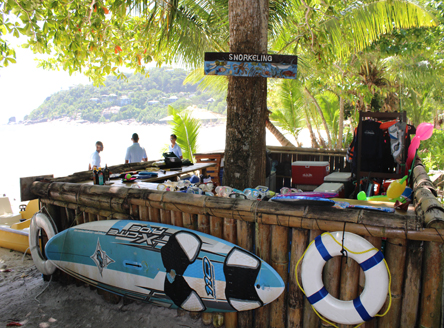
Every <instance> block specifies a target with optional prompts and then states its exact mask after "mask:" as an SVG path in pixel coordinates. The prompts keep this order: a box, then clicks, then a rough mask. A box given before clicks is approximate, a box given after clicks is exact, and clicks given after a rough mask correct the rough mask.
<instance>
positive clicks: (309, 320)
mask: <svg viewBox="0 0 444 328" xmlns="http://www.w3.org/2000/svg"><path fill="white" fill-rule="evenodd" d="M320 234H322V231H321V230H310V240H309V242H311V241H312V240H315V238H316V237H317V236H319V235H320ZM319 322H320V319H319V317H318V316H317V315H316V313H315V312H314V311H313V309H312V308H311V304H310V303H309V302H308V301H307V298H306V297H305V298H304V320H303V321H302V324H303V328H313V327H318V326H319Z"/></svg>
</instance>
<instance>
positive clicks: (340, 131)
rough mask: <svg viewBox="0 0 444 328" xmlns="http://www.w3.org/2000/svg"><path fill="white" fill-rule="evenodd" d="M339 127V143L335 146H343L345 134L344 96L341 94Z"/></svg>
mask: <svg viewBox="0 0 444 328" xmlns="http://www.w3.org/2000/svg"><path fill="white" fill-rule="evenodd" d="M338 123H339V128H338V144H337V145H336V147H335V148H342V135H343V134H344V97H342V96H339V122H338Z"/></svg>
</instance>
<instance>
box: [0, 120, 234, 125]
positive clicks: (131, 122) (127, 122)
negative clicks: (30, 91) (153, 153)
mask: <svg viewBox="0 0 444 328" xmlns="http://www.w3.org/2000/svg"><path fill="white" fill-rule="evenodd" d="M45 123H65V124H69V125H78V126H82V125H113V124H114V125H122V126H127V125H131V126H171V125H170V124H168V122H164V123H144V122H138V121H136V120H135V119H129V120H122V121H114V122H91V121H87V120H73V119H66V118H58V119H54V120H46V121H43V122H41V121H37V122H32V121H20V122H17V123H6V124H3V126H28V125H36V124H45ZM225 124H226V121H225V120H217V121H216V122H203V121H202V122H201V126H202V127H208V126H210V127H214V126H221V125H225Z"/></svg>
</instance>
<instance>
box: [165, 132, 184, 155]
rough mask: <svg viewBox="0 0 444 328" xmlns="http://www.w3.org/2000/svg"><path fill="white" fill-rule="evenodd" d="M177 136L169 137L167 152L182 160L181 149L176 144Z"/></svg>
mask: <svg viewBox="0 0 444 328" xmlns="http://www.w3.org/2000/svg"><path fill="white" fill-rule="evenodd" d="M176 140H177V136H176V135H175V134H172V135H171V136H170V141H171V145H169V146H168V151H169V152H173V153H174V154H175V155H176V156H177V157H179V158H180V159H182V149H180V147H179V145H178V144H177V143H176Z"/></svg>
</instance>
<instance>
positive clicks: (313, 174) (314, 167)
mask: <svg viewBox="0 0 444 328" xmlns="http://www.w3.org/2000/svg"><path fill="white" fill-rule="evenodd" d="M329 172H330V165H329V164H328V162H310V161H297V162H293V163H292V164H291V177H292V179H293V181H292V183H293V184H296V185H297V184H300V185H318V186H319V185H321V184H322V183H323V182H324V177H325V176H326V175H327V174H328V173H329Z"/></svg>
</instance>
